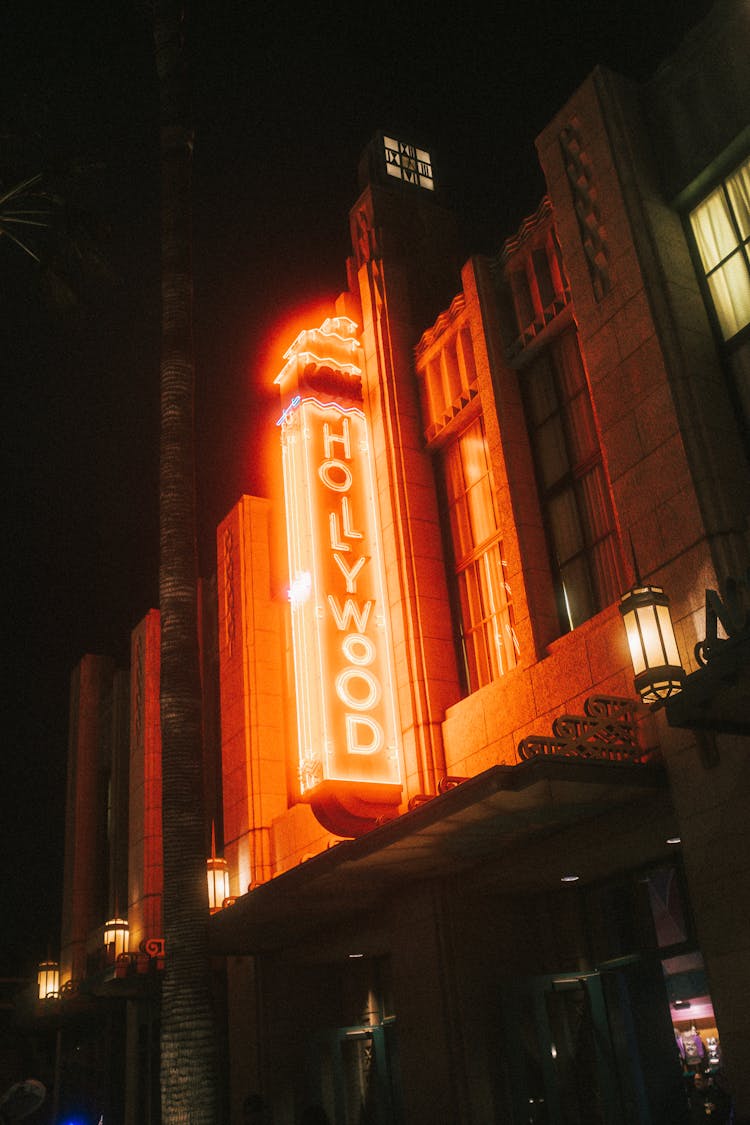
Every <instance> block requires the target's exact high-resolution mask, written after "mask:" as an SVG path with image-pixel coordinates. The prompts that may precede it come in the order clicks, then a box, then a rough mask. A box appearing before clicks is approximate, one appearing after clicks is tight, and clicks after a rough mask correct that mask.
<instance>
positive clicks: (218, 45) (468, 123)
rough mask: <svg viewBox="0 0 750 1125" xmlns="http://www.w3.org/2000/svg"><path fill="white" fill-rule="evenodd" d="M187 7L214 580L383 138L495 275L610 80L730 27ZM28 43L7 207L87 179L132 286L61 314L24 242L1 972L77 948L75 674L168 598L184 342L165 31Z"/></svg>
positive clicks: (206, 544) (677, 18) (92, 296)
mask: <svg viewBox="0 0 750 1125" xmlns="http://www.w3.org/2000/svg"><path fill="white" fill-rule="evenodd" d="M187 6H188V25H187V26H188V34H189V41H190V44H191V57H192V80H193V89H194V97H193V115H194V124H195V138H196V139H195V184H194V188H195V190H194V269H195V344H196V362H197V429H198V442H199V455H200V460H199V478H198V497H199V505H200V522H201V529H202V534H201V557H202V559H203V560H204V566H206V565H209V562H208V560H210V557H211V544H212V538H211V531H212V528H213V527H214V525H215V524H216V523H217V522H218V520H220V519H221V518H222V517H223V515H224V514H225V513H226V511H227V510H228V509H229V507H230V506H231V505H232V504H233V503H234V501H235V500H236V499H237V497H238V496H239V495H240V494H241V492H243V491H250V492H252V491H256V492H259V493H263V492H264V491H266V488H267V473H266V469H265V466H264V461H263V457H262V454H261V450H262V448H263V445H264V432H265V433H267V428H265V427H263V426H261V425H259V423H260V422H262V421H263V420H265V419H267V418H268V417H269V416H270V415H271V414H272V413H273V411H272V408H271V406H270V405H269V404H270V403H272V401H273V400H272V398H271V397H269V392H268V391H267V390H264V389H263V384H262V381H261V380H262V378H263V376H264V374H265V371H266V370H267V368H266V361H267V358H268V354H269V351H271V352H273V349H274V347H275V346H277V344H278V330H279V325H280V324H282V323H283V321H284V318H285V317H288V316H290V315H293V314H294V313H295V310H297V309H298V308H299V306H300V305H303V304H307V303H309V302H311V301H324V300H329V299H333V298H334V297H335V296H336V295H337V293H338V292H339V291H340V290H341V289H342V288H343V287H344V284H345V273H344V259H345V256H346V253H347V212H348V209H349V207H350V206H351V205H352V204H353V203H354V201H355V199H356V196H357V161H358V157H359V154H360V152H361V150H362V149H363V147H364V146H365V144H366V143H367V141H368V140H369V138H370V137H371V135H372V134H373V133H374V132H375V130H376V129H378V128H384V129H386V130H387V131H388V132H392V133H393V134H395V135H396V136H403V137H404V138H406V139H410V140H412V139H413V140H415V141H416V142H417V143H420V144H422V145H423V146H424V147H427V148H430V149H431V151H432V152H433V154H434V159H435V165H436V169H437V175H438V177H439V179H440V180H441V182H442V184H443V187H444V188H445V190H446V192H447V195H448V198H449V200H451V201H452V202H453V205H454V206H455V208H456V209H457V210H458V211H459V213H460V215H461V218H462V221H463V224H464V229H465V231H466V255H467V257H468V255H469V253H471V252H474V251H478V250H482V251H488V252H490V251H495V250H497V249H498V248H499V246H500V244H501V242H502V241H503V240H504V239H505V238H506V237H507V236H508V235H510V234H512V233H514V231H515V229H516V228H517V226H518V223H519V222H520V220H521V219H522V218H523V217H524V216H525V215H527V214H530V213H531V212H533V211H534V210H535V209H536V206H537V204H538V202H539V199H540V197H541V195H542V193H543V191H544V185H543V181H542V178H541V175H540V173H539V171H538V168H537V166H536V161H535V155H534V148H533V141H534V137H535V135H536V133H537V132H539V130H540V129H541V128H542V127H543V126H544V125H545V123H546V122H547V121H548V120H549V118H550V117H551V116H552V114H553V113H554V112H555V111H556V110H557V109H558V108H559V107H560V105H561V103H562V102H563V101H564V99H565V98H566V97H567V95H568V94H570V93H571V92H572V91H573V90H574V89H575V87H576V85H577V84H578V83H579V82H580V81H582V79H583V78H584V77H585V76H586V74H587V73H588V72H589V71H590V70H591V68H592V67H593V66H594V65H595V64H596V63H597V62H601V63H604V64H606V65H609V66H611V67H613V68H614V69H616V70H619V71H621V72H623V73H625V74H627V75H630V76H632V77H634V78H645V77H648V76H649V75H650V74H651V73H652V72H653V70H654V69H655V66H656V65H657V63H658V62H659V60H660V59H661V58H663V57H664V56H665V55H667V54H669V53H670V52H671V51H672V50H673V49H674V47H675V46H676V44H677V43H678V42H679V39H680V38H681V36H682V33H683V32H684V30H685V29H686V28H688V27H689V26H691V25H692V24H693V23H694V22H695V21H696V20H697V19H698V18H700V16H701V15H703V14H704V12H705V11H706V10H707V8H708V7H709V6H710V5H709V0H628V2H626V0H610V2H609V3H606V2H600V0H589V2H586V0H577V2H576V0H556V2H537V3H531V2H528V0H496V2H495V3H491V4H490V3H481V2H480V3H473V4H472V3H469V4H465V5H464V4H461V5H459V4H455V5H452V6H450V7H449V8H448V9H447V10H444V8H443V7H439V6H438V5H436V4H435V3H430V4H427V3H424V4H414V3H408V2H403V3H399V4H392V3H386V4H382V5H380V6H377V5H375V4H360V3H351V4H348V5H343V4H335V3H325V2H318V3H316V4H314V5H313V4H310V5H300V6H299V7H302V8H303V11H302V14H300V11H299V10H297V8H298V5H292V4H285V3H283V2H276V3H273V4H272V3H259V2H252V0H195V2H194V3H190V0H188V5H187ZM3 25H4V29H3V36H2V43H1V44H0V94H1V95H2V96H1V97H0V129H1V130H2V132H1V133H0V138H1V139H0V184H5V185H8V184H10V183H12V182H14V176H17V177H20V175H22V174H24V173H28V174H31V173H33V172H35V171H37V170H40V169H41V168H42V167H54V168H56V169H57V170H58V171H59V170H61V169H64V170H68V172H67V173H66V174H65V175H64V176H63V177H62V182H63V184H64V186H65V188H66V191H67V193H68V194H69V197H70V199H72V201H73V202H74V203H75V204H76V206H77V207H78V208H79V209H80V210H81V211H82V212H85V213H86V214H87V216H88V218H87V226H86V229H87V230H88V231H90V234H91V238H92V244H94V245H96V247H97V248H98V250H99V252H100V253H101V255H102V257H103V259H104V260H105V262H106V267H107V268H106V276H102V275H101V273H97V274H96V275H94V276H91V275H90V274H87V275H86V276H85V278H84V281H83V285H82V289H83V297H82V300H81V303H80V305H79V307H78V309H77V310H76V311H75V312H74V313H72V314H68V315H65V316H61V315H60V314H59V313H51V312H49V311H48V308H47V304H46V303H45V301H44V300H43V298H42V297H41V296H40V293H39V288H38V286H37V284H36V281H37V279H36V276H35V270H34V269H33V268H32V264H31V262H30V261H27V260H25V259H24V258H23V256H22V255H21V253H20V252H19V251H18V250H17V249H16V248H14V247H13V246H11V245H9V244H8V241H7V239H2V238H0V364H1V368H0V370H1V371H2V377H1V378H0V387H2V400H1V401H2V414H1V415H0V418H1V419H2V422H1V424H2V427H3V431H4V441H3V458H4V481H5V488H4V497H5V503H6V514H5V520H4V522H5V544H6V547H5V553H4V564H5V565H4V575H3V577H4V582H3V593H4V599H5V603H6V608H5V613H4V615H3V616H4V641H5V643H4V656H5V668H4V675H3V685H4V703H5V707H4V719H3V723H2V774H0V777H2V805H1V806H0V808H2V825H3V840H2V861H1V862H2V870H3V871H4V873H5V875H4V877H3V878H2V880H0V908H1V909H2V911H3V916H4V918H3V921H4V926H3V931H4V934H5V938H4V940H0V975H3V974H8V973H10V972H16V971H28V970H31V969H33V967H34V965H35V964H36V962H37V961H38V960H39V959H40V958H41V957H43V956H44V955H45V953H46V947H47V943H48V942H51V943H52V949H53V950H56V949H57V945H58V935H59V918H60V893H59V883H60V878H61V871H62V846H63V821H62V813H63V806H64V794H65V756H66V741H67V717H68V715H67V712H68V682H69V676H70V671H71V669H72V667H73V666H74V664H75V663H76V661H77V660H78V659H79V657H80V656H81V655H82V654H83V653H84V652H87V651H93V652H109V653H111V654H112V655H113V656H114V657H115V658H116V659H117V660H119V661H120V662H121V663H122V662H124V661H125V660H126V659H127V651H128V636H129V631H130V629H131V628H132V627H133V626H134V625H135V624H136V622H137V621H138V620H139V619H140V618H141V617H142V616H143V614H144V613H145V612H146V610H148V609H149V608H150V607H151V606H152V605H153V604H155V600H156V585H157V573H156V566H157V489H156V463H157V409H158V388H157V378H158V331H159V325H158V319H159V307H158V300H159V292H158V166H157V142H158V138H157V131H156V119H155V111H156V103H155V97H156V95H155V80H154V78H153V75H152V58H151V48H150V40H149V33H148V26H147V23H146V19H145V17H144V16H143V15H142V14H141V11H140V10H139V6H138V5H137V4H136V2H135V0H121V2H114V0H109V2H108V0H70V2H69V3H68V4H66V5H64V6H63V5H60V6H58V5H53V4H50V3H49V2H48V0H9V3H7V4H6V6H5V18H4V20H3ZM74 165H75V166H76V167H77V169H78V171H76V173H75V174H73V173H72V172H71V171H70V170H71V169H72V168H73V166H74ZM275 354H276V356H277V358H278V352H276V353H275ZM276 366H277V369H278V366H279V365H278V363H277V365H276ZM272 393H273V392H270V394H271V395H272Z"/></svg>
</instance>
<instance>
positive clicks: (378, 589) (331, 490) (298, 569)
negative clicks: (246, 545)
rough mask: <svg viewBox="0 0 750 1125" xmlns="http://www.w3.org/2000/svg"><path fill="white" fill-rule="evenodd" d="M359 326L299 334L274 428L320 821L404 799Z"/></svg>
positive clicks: (300, 713) (299, 687) (308, 752)
mask: <svg viewBox="0 0 750 1125" xmlns="http://www.w3.org/2000/svg"><path fill="white" fill-rule="evenodd" d="M355 328H356V326H355V325H354V323H353V322H352V321H350V320H348V318H346V317H336V318H335V319H329V320H327V321H326V322H325V323H324V324H323V325H322V326H321V328H319V329H315V330H311V331H308V332H303V333H300V335H299V336H298V337H297V339H296V340H295V342H294V344H293V345H292V346H291V348H290V349H289V350H288V351H287V353H286V355H285V357H284V358H285V359H286V360H287V363H286V365H285V367H284V368H283V370H282V371H281V373H280V375H279V376H278V378H277V380H276V382H277V383H279V384H280V386H281V390H282V395H283V397H284V399H285V400H286V401H287V402H288V405H287V406H286V408H285V409H284V411H283V413H282V415H281V418H280V419H279V425H280V427H281V434H282V450H283V463H284V493H285V499H286V515H287V535H288V544H289V568H290V587H289V600H290V604H291V611H292V637H293V648H294V667H295V681H296V694H297V727H298V736H299V784H300V792H301V794H302V796H303V797H304V798H305V799H306V800H311V801H312V802H313V808H314V809H315V811H316V815H319V818H320V819H324V817H321V816H320V814H319V812H318V808H317V807H316V800H318V799H319V798H321V797H326V798H327V797H330V796H331V795H332V794H334V795H336V798H337V800H338V802H339V804H340V803H341V798H342V794H343V795H348V797H352V796H355V797H356V801H357V803H358V808H359V815H362V810H363V808H364V807H365V806H369V805H372V806H378V805H379V804H385V805H390V806H394V805H397V804H398V802H399V800H400V793H401V766H400V751H399V745H398V737H397V730H398V726H397V723H396V709H395V701H394V694H393V686H392V685H393V674H392V661H391V651H390V638H389V633H388V620H387V615H386V613H385V599H384V572H383V561H382V551H381V547H380V538H379V528H378V523H377V518H376V505H375V491H374V478H373V466H372V449H371V444H370V437H369V432H368V425H367V419H366V417H365V414H364V410H363V409H362V402H361V398H362V392H361V381H360V370H359V367H358V366H357V364H356V359H357V358H358V348H359V345H358V343H357V341H356V339H355V337H354V331H355ZM329 803H330V802H329ZM351 805H352V803H351V800H349V801H348V806H349V807H350V808H351ZM382 811H383V810H381V812H382ZM392 811H393V810H392ZM367 815H370V816H371V817H372V816H374V815H375V814H374V813H373V812H372V810H370V812H369V813H368V814H367ZM329 819H330V818H329ZM324 822H325V819H324Z"/></svg>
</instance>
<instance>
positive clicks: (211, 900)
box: [206, 821, 229, 913]
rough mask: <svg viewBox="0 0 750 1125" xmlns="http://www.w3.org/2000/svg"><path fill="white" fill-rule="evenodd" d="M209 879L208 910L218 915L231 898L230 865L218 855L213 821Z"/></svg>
mask: <svg viewBox="0 0 750 1125" xmlns="http://www.w3.org/2000/svg"><path fill="white" fill-rule="evenodd" d="M206 876H207V879H208V909H209V910H210V911H211V913H216V911H217V910H220V909H222V907H223V906H224V902H225V900H226V899H228V898H229V865H228V864H227V862H226V859H225V858H224V857H223V856H220V855H217V854H216V826H215V825H214V821H211V855H210V858H209V859H207V861H206Z"/></svg>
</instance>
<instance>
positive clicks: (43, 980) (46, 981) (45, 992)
mask: <svg viewBox="0 0 750 1125" xmlns="http://www.w3.org/2000/svg"><path fill="white" fill-rule="evenodd" d="M37 983H38V985H39V999H40V1000H50V999H53V998H57V997H58V996H59V995H60V966H59V964H58V963H57V961H41V962H40V963H39V970H38V972H37Z"/></svg>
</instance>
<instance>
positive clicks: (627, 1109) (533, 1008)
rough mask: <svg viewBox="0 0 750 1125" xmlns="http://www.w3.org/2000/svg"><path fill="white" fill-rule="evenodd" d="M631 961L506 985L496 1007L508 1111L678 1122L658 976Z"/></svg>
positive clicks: (562, 1122) (674, 1068)
mask: <svg viewBox="0 0 750 1125" xmlns="http://www.w3.org/2000/svg"><path fill="white" fill-rule="evenodd" d="M654 968H655V967H651V966H648V965H646V964H644V963H642V962H639V961H636V960H634V961H633V962H632V963H629V964H627V965H621V966H620V967H618V968H617V969H612V970H608V971H606V972H593V973H570V974H565V975H559V976H544V977H534V978H529V979H526V980H522V981H519V982H513V983H512V984H509V985H508V987H507V988H506V989H505V991H504V996H503V1013H504V1023H505V1034H506V1044H507V1073H508V1076H509V1079H510V1086H511V1095H512V1099H513V1107H514V1120H515V1121H518V1122H519V1123H521V1122H522V1123H524V1125H526V1123H528V1125H682V1123H683V1122H684V1121H685V1120H686V1117H685V1108H686V1107H685V1099H684V1094H683V1091H682V1086H681V1081H680V1070H679V1063H678V1058H677V1053H676V1051H675V1049H674V1035H673V1033H672V1030H671V1026H670V1023H669V1014H668V1008H667V1005H666V998H665V996H664V984H663V980H661V979H660V978H659V977H658V976H655V975H654Z"/></svg>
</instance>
